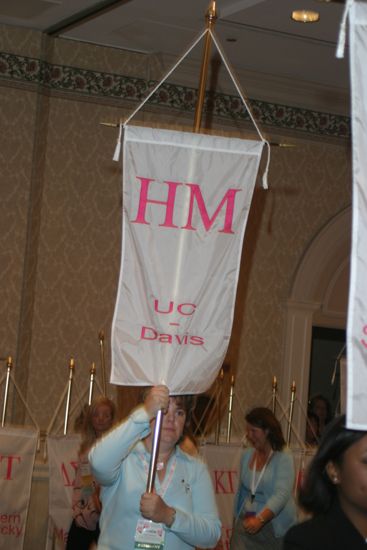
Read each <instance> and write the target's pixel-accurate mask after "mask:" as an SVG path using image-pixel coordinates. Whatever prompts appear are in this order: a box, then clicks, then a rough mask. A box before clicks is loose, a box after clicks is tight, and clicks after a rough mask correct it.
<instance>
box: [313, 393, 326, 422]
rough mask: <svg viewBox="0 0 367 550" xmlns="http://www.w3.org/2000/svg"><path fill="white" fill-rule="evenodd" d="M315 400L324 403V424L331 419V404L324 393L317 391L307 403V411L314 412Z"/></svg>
mask: <svg viewBox="0 0 367 550" xmlns="http://www.w3.org/2000/svg"><path fill="white" fill-rule="evenodd" d="M317 401H322V402H323V403H325V407H326V418H325V424H328V423H329V422H330V420H331V419H332V414H331V405H330V401H329V400H328V398H327V397H325V396H324V395H322V393H317V394H316V395H314V396H313V397H311V399H310V402H309V405H308V412H309V413H310V412H312V413H315V405H316V402H317ZM315 414H316V413H315Z"/></svg>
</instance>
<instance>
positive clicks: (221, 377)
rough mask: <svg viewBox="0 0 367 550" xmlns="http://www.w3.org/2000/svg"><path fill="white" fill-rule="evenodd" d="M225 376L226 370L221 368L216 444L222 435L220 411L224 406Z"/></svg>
mask: <svg viewBox="0 0 367 550" xmlns="http://www.w3.org/2000/svg"><path fill="white" fill-rule="evenodd" d="M223 378H224V370H223V369H221V370H220V374H219V394H218V399H217V429H216V433H215V444H216V445H218V444H219V436H220V413H221V408H222V391H223Z"/></svg>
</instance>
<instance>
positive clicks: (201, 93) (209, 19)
mask: <svg viewBox="0 0 367 550" xmlns="http://www.w3.org/2000/svg"><path fill="white" fill-rule="evenodd" d="M216 19H217V11H216V3H215V0H213V1H212V2H211V4H210V6H209V9H208V11H207V14H206V24H207V33H206V37H205V46H204V54H203V61H202V64H201V71H200V82H199V90H198V101H197V105H196V111H195V121H194V132H196V133H198V132H199V131H200V126H201V117H202V113H203V105H204V97H205V88H206V78H207V74H208V65H209V57H210V47H211V42H212V37H211V35H210V32H209V31H210V30H211V29H212V27H214V24H215V21H216Z"/></svg>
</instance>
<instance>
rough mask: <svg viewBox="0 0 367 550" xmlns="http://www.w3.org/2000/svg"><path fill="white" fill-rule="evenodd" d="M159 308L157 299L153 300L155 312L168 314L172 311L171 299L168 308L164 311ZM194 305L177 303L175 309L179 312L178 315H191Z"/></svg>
mask: <svg viewBox="0 0 367 550" xmlns="http://www.w3.org/2000/svg"><path fill="white" fill-rule="evenodd" d="M158 308H159V302H158V300H154V311H156V312H157V313H163V314H165V315H168V314H169V313H172V312H173V308H174V303H173V302H172V300H171V301H170V303H169V306H168V309H167V310H166V311H163V309H158ZM195 309H196V305H195V304H190V303H188V304H179V305H178V306H177V311H178V313H180V315H193V314H194V313H195Z"/></svg>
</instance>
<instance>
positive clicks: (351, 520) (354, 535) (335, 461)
mask: <svg viewBox="0 0 367 550" xmlns="http://www.w3.org/2000/svg"><path fill="white" fill-rule="evenodd" d="M299 500H300V504H301V506H302V507H303V508H304V509H305V510H306V511H307V512H311V513H312V514H313V518H312V519H310V520H308V521H305V522H303V523H301V524H299V525H296V526H294V527H292V529H290V530H289V531H288V533H287V534H286V536H285V539H284V550H346V549H348V548H350V550H365V549H366V548H367V542H366V541H367V432H366V431H362V430H361V431H359V430H350V429H348V428H347V427H346V426H345V416H344V415H343V416H341V417H339V418H337V419H336V420H334V421H332V423H330V424H329V425H328V426H327V428H326V431H325V433H324V435H323V437H322V439H321V443H320V446H319V448H318V451H317V453H316V455H315V456H314V458H313V460H312V462H311V464H310V467H309V469H308V471H307V475H306V477H305V482H304V484H303V486H302V487H301V491H300V495H299Z"/></svg>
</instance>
